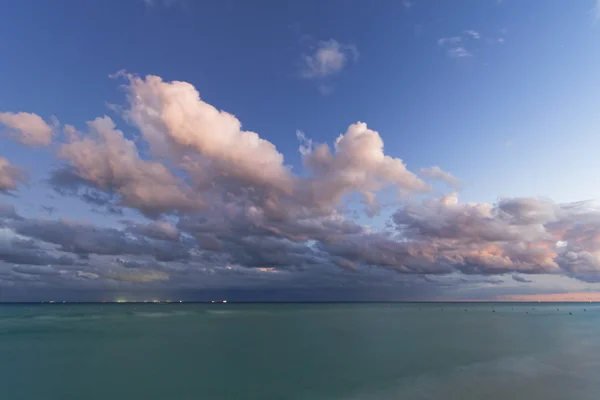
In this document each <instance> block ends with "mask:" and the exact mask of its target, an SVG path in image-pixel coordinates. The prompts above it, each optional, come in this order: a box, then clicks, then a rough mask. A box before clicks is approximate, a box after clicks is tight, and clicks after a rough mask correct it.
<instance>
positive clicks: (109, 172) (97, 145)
mask: <svg viewBox="0 0 600 400" xmlns="http://www.w3.org/2000/svg"><path fill="white" fill-rule="evenodd" d="M88 129H89V133H88V135H86V136H81V135H73V136H72V138H71V140H70V141H69V142H68V143H65V144H63V145H62V146H61V149H60V152H59V156H60V157H61V158H63V159H65V160H67V161H68V163H69V168H70V169H69V170H68V171H69V172H70V173H71V174H72V177H74V178H77V179H79V180H80V181H81V182H82V183H85V184H87V185H89V186H90V187H92V188H95V189H99V190H103V191H110V192H111V193H114V194H116V195H118V196H119V202H118V204H122V205H124V206H129V207H135V208H137V209H139V210H140V211H141V212H142V213H144V214H146V215H157V214H160V213H163V212H166V211H169V210H173V209H175V208H177V209H183V210H193V209H196V208H198V207H200V206H201V205H202V201H201V199H199V198H193V197H192V196H191V194H190V189H189V188H188V187H187V186H186V185H185V183H184V182H182V181H181V180H179V179H177V178H176V177H175V176H174V175H173V174H172V172H171V171H170V170H169V169H167V168H166V167H165V166H164V165H163V164H161V163H158V162H154V161H146V160H143V159H142V158H140V156H139V153H138V150H137V148H136V146H135V144H134V142H133V141H131V140H128V139H126V138H125V137H124V135H123V133H122V132H121V131H119V130H117V129H115V125H114V122H113V121H112V120H111V119H110V118H108V117H103V118H96V119H95V120H93V121H91V122H88Z"/></svg>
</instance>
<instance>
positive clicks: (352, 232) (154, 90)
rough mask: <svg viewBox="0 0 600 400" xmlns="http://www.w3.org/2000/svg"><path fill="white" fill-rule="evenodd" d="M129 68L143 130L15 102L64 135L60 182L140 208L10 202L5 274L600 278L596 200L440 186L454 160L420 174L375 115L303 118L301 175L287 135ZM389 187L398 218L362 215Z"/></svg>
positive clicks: (5, 213)
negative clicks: (372, 123) (97, 214)
mask: <svg viewBox="0 0 600 400" xmlns="http://www.w3.org/2000/svg"><path fill="white" fill-rule="evenodd" d="M471 36H472V35H471ZM440 45H446V43H443V44H442V43H440ZM319 62H320V61H319ZM332 65H333V64H332ZM335 65H337V64H335ZM315 68H316V70H318V71H321V72H320V73H321V74H322V73H324V72H323V71H325V70H323V69H322V68H324V67H321V66H319V67H315ZM327 68H330V67H327ZM118 76H119V77H120V78H121V79H124V80H125V82H126V85H125V88H126V102H125V104H124V106H123V107H122V108H121V110H122V112H123V114H122V115H121V117H122V118H123V119H124V120H125V121H127V122H128V123H129V124H131V125H133V126H134V127H135V128H136V129H137V134H136V136H135V137H126V135H125V134H124V133H123V132H122V131H121V130H119V129H118V128H117V126H116V123H115V121H114V120H113V119H111V118H109V117H107V116H101V117H98V118H96V119H94V120H92V121H90V122H88V123H87V125H86V126H85V127H84V129H81V130H80V129H77V128H75V127H74V126H71V125H64V126H62V135H60V136H56V135H53V134H52V132H53V129H50V130H48V129H46V128H45V126H48V125H47V124H45V123H44V122H43V120H42V119H41V118H40V117H38V116H36V115H35V114H29V113H18V114H11V113H2V114H0V115H2V116H4V117H3V118H4V119H3V120H2V121H3V123H4V124H5V125H6V126H8V127H9V128H10V129H12V130H14V131H15V132H18V134H19V135H21V134H23V135H25V136H23V137H24V138H26V139H23V140H20V141H21V142H22V143H23V144H26V145H33V144H49V143H50V140H51V139H52V138H53V137H54V138H55V141H56V143H55V144H56V148H57V150H56V155H57V157H58V158H59V159H60V160H61V162H62V164H61V165H59V166H58V167H57V168H56V169H55V170H54V171H52V172H51V173H50V176H49V177H48V179H47V184H48V185H50V186H51V187H52V188H53V189H55V191H56V192H57V193H59V194H60V195H63V196H69V197H75V198H79V199H81V200H82V201H83V202H85V203H87V204H90V205H93V206H94V207H95V208H96V209H101V210H104V211H105V212H110V210H112V211H113V213H114V214H122V212H123V211H122V210H127V211H128V213H133V214H132V215H136V217H135V219H134V220H129V219H128V220H122V221H121V223H120V226H119V227H102V226H95V225H92V224H90V223H88V222H85V221H74V220H70V219H65V218H58V219H51V218H48V219H46V218H26V217H23V216H21V215H20V214H18V212H17V210H15V209H14V207H11V206H9V205H7V204H4V205H1V206H0V271H1V274H0V286H2V287H4V288H13V289H15V288H59V289H60V288H63V289H64V288H79V289H83V290H88V289H89V290H99V289H106V290H136V288H137V289H139V288H151V289H156V290H170V289H176V288H188V289H198V288H203V289H206V290H209V289H215V288H223V287H238V288H245V289H248V288H262V290H266V289H265V288H267V289H268V288H271V289H277V288H295V289H297V290H314V289H315V288H332V287H335V288H338V289H340V288H347V287H351V288H352V289H353V290H363V291H369V290H373V289H372V288H374V287H378V288H382V287H387V286H388V285H392V286H393V287H396V288H400V289H401V290H403V291H405V292H406V293H413V294H415V293H418V292H419V291H421V290H422V291H425V290H426V287H429V286H430V285H435V283H434V282H439V281H438V280H437V279H434V278H431V277H432V276H438V277H441V276H445V275H448V276H461V277H462V278H460V279H463V280H466V281H467V282H468V283H469V284H479V285H489V284H493V285H496V284H498V283H499V282H501V281H502V280H501V279H499V278H494V277H491V276H495V275H504V274H509V279H510V276H512V280H513V281H516V282H528V281H529V279H527V278H525V276H527V275H534V274H544V275H560V276H568V277H572V278H575V279H577V280H580V281H584V282H599V281H600V210H599V209H598V207H597V206H596V205H595V204H594V203H591V202H580V203H573V204H556V203H554V202H552V201H551V200H549V199H543V198H500V199H499V200H498V202H497V203H496V204H487V203H464V202H461V201H460V200H459V197H458V195H457V194H456V193H447V194H445V195H443V196H440V195H439V194H437V192H435V191H433V190H432V188H431V186H430V185H429V183H427V182H426V181H425V180H424V179H426V180H439V181H442V182H444V183H445V184H446V185H448V186H450V187H451V188H453V189H454V188H458V187H459V186H460V183H459V180H458V179H457V178H456V177H454V176H453V175H452V174H450V173H449V172H446V171H444V170H442V169H441V168H439V167H438V166H432V167H429V168H423V169H420V170H419V171H418V173H415V172H412V171H411V170H410V169H409V167H408V166H407V165H406V164H405V163H404V162H403V161H402V159H400V158H398V157H394V156H392V155H389V154H386V153H385V151H384V142H383V139H382V137H381V135H380V134H379V133H378V132H377V131H375V130H373V129H372V128H370V127H369V126H368V125H367V124H366V123H364V122H355V123H352V124H350V125H349V126H348V128H347V129H346V130H345V132H342V133H340V134H339V136H338V137H337V139H336V140H335V141H334V143H333V145H332V146H330V145H329V144H326V143H315V142H313V141H312V140H311V139H310V138H309V137H307V136H306V135H305V134H304V133H301V132H299V133H298V134H297V136H298V139H299V152H300V155H301V160H302V165H303V171H302V172H301V173H298V172H295V171H294V170H293V169H292V168H291V167H289V166H288V165H287V164H286V162H285V160H284V156H283V154H282V153H281V152H279V151H278V149H277V148H276V146H275V145H274V144H273V143H271V142H269V141H267V140H265V139H263V138H261V136H260V135H259V134H258V133H256V132H252V131H247V130H244V129H243V127H242V123H241V122H240V121H239V120H238V119H237V118H236V117H235V115H233V114H231V113H229V112H226V111H222V110H218V109H216V108H215V107H214V106H212V105H211V104H209V103H208V102H206V101H205V100H203V99H202V97H201V96H200V93H199V92H198V90H197V89H196V88H195V87H194V86H192V85H191V84H189V83H186V82H180V81H170V82H169V81H165V80H163V79H162V78H160V77H158V76H152V75H148V76H145V77H140V76H137V75H133V74H128V73H125V72H121V73H119V74H118ZM16 116H25V117H19V118H17V119H15V117H16ZM23 121H27V123H25V122H23ZM40 121H41V122H40ZM34 122H35V123H34ZM48 127H49V126H48ZM23 132H28V133H27V134H24V133H23ZM32 133H34V134H33V135H32ZM18 137H20V136H18ZM32 137H36V138H38V139H39V137H43V138H44V139H43V140H37V141H35V140H34V141H32V139H31V138H32ZM49 151H50V150H49ZM421 177H423V178H424V179H422V178H421ZM24 178H25V177H24V175H23V174H22V171H21V170H20V169H19V168H18V167H16V166H14V165H12V164H10V163H9V162H8V160H6V159H4V158H0V190H3V191H11V192H15V191H16V190H17V189H18V183H19V182H22V181H23V180H24ZM383 193H387V194H388V195H389V193H394V198H395V203H394V204H395V211H394V212H393V215H392V216H391V218H390V219H389V221H388V223H387V224H386V225H385V228H382V229H376V228H373V227H370V226H366V225H362V224H359V223H358V222H357V220H356V219H355V218H354V216H355V214H356V213H364V214H365V215H366V217H368V216H375V215H381V214H380V212H381V203H382V196H383ZM469 276H484V278H482V279H479V280H477V279H476V280H469V279H467V278H466V277H469ZM422 277H427V279H426V280H423V279H421V278H422ZM460 279H459V280H458V281H457V282H459V283H461V282H462V281H461V280H460ZM394 285H395V286H394ZM423 285H425V288H423ZM428 285H429V286H428ZM440 285H441V284H440ZM390 287H391V286H390ZM370 288H371V289H370ZM411 288H412V289H411ZM416 288H418V289H419V290H416ZM400 289H399V290H400ZM340 290H342V289H340ZM344 290H345V289H344ZM390 290H392V289H390ZM386 293H394V292H393V291H390V292H386Z"/></svg>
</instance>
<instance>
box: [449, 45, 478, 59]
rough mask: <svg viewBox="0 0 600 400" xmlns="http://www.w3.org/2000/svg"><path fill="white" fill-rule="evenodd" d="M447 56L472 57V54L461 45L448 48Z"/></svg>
mask: <svg viewBox="0 0 600 400" xmlns="http://www.w3.org/2000/svg"><path fill="white" fill-rule="evenodd" d="M448 56H449V57H450V58H466V57H472V56H473V55H472V54H471V53H469V51H468V50H467V49H465V48H464V47H462V46H457V47H452V48H450V49H448Z"/></svg>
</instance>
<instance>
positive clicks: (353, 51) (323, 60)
mask: <svg viewBox="0 0 600 400" xmlns="http://www.w3.org/2000/svg"><path fill="white" fill-rule="evenodd" d="M358 56H359V53H358V49H357V48H356V46H354V45H351V44H342V43H339V42H338V41H337V40H334V39H329V40H323V41H320V42H319V43H318V44H317V46H316V48H315V49H314V51H313V52H311V53H310V54H304V55H303V56H302V69H301V74H302V76H303V77H304V78H307V79H313V78H326V77H329V76H332V75H336V74H338V73H340V72H341V71H342V70H343V69H344V67H345V66H346V65H347V64H348V62H356V61H357V60H358Z"/></svg>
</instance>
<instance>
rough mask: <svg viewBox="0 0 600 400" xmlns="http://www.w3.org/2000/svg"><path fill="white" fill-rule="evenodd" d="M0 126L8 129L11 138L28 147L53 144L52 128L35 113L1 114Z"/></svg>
mask: <svg viewBox="0 0 600 400" xmlns="http://www.w3.org/2000/svg"><path fill="white" fill-rule="evenodd" d="M0 125H4V126H5V127H6V128H7V129H8V134H9V137H11V138H13V139H15V140H18V141H19V142H21V143H22V144H24V145H27V146H47V145H49V144H50V143H51V142H52V127H51V126H50V125H48V124H47V123H46V122H45V121H44V120H43V119H42V118H41V117H40V116H39V115H36V114H33V113H26V112H20V113H16V114H15V113H12V112H2V113H0Z"/></svg>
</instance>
